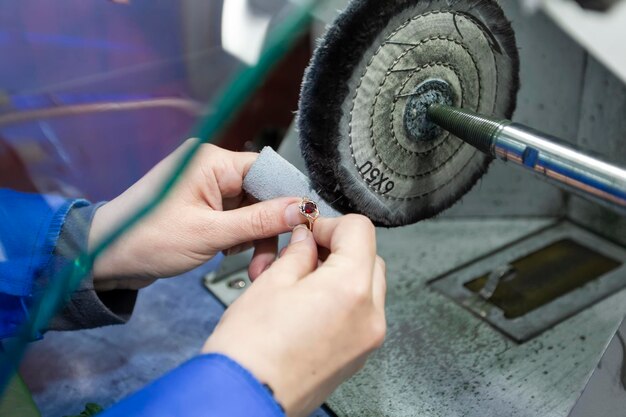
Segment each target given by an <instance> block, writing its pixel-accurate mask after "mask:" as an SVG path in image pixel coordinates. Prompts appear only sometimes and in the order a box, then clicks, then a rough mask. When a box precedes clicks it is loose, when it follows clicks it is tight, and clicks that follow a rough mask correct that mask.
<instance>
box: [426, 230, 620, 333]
mask: <svg viewBox="0 0 626 417" xmlns="http://www.w3.org/2000/svg"><path fill="white" fill-rule="evenodd" d="M563 239H570V240H573V241H575V242H577V243H578V244H580V245H582V246H586V247H588V248H590V249H592V250H593V251H596V252H597V253H599V254H602V255H604V256H607V257H609V258H611V259H615V260H617V261H620V262H622V266H621V267H619V268H617V269H615V270H612V271H610V272H608V273H606V274H605V275H603V276H602V277H599V278H598V279H597V280H594V281H592V282H589V283H588V284H586V285H583V286H582V287H580V288H576V289H574V290H572V291H571V292H569V293H567V294H564V295H562V296H560V297H558V298H557V299H555V300H553V301H551V302H549V303H548V304H546V305H543V306H541V307H539V308H537V309H535V310H533V311H530V312H528V313H527V314H524V315H523V316H520V317H517V318H514V319H507V318H506V317H505V315H504V312H503V311H502V310H501V309H500V308H498V307H496V306H494V305H493V304H491V303H489V302H488V301H486V299H485V298H489V297H490V296H491V295H492V294H493V292H494V290H495V288H493V290H492V291H491V294H489V295H488V296H487V297H485V298H483V297H481V295H482V294H481V295H479V294H475V293H474V292H472V291H471V290H469V289H467V288H466V287H465V285H464V284H466V283H468V282H470V281H472V280H473V279H475V278H476V277H479V276H482V275H484V274H488V273H490V272H492V271H495V270H497V269H498V268H499V267H501V266H503V265H510V264H511V263H513V262H515V261H516V260H518V259H520V258H523V257H525V256H528V255H530V254H531V253H534V252H536V251H538V250H541V249H542V248H545V247H546V246H548V245H550V244H552V243H555V242H558V241H560V240H563ZM509 268H510V266H509ZM430 286H431V287H432V288H435V289H436V290H438V291H439V292H441V293H442V294H445V295H447V296H448V297H450V298H451V299H453V300H455V301H456V302H457V303H459V304H460V305H463V306H464V307H466V308H467V309H468V310H469V311H471V312H473V313H474V314H475V315H477V316H478V317H482V318H483V319H484V320H486V321H488V322H489V323H490V324H492V325H493V326H494V327H496V328H497V329H499V330H501V331H502V332H503V333H504V334H506V335H508V336H510V337H511V338H513V339H514V340H516V341H518V342H523V341H526V340H528V339H530V338H532V337H535V336H536V335H538V334H540V333H541V332H543V331H545V330H548V329H551V328H553V327H554V326H555V325H557V324H558V323H559V322H561V321H562V320H565V319H567V318H568V317H571V316H573V315H575V314H576V313H578V312H579V311H582V310H584V309H585V308H587V307H588V306H590V305H592V304H594V303H595V302H597V301H599V300H602V299H603V298H605V297H607V296H610V295H612V294H614V293H616V292H619V291H620V290H622V289H623V288H625V287H626V250H625V249H624V248H621V247H619V246H617V245H614V244H612V243H610V242H608V241H606V240H603V239H601V238H599V237H597V236H595V235H593V234H591V233H589V232H587V231H585V230H583V229H581V228H579V227H576V226H574V225H572V224H571V223H568V222H563V223H559V224H557V225H555V226H554V227H550V228H549V229H546V230H543V231H541V232H540V233H538V234H536V235H531V236H529V237H528V238H526V239H524V240H521V241H519V242H517V243H515V244H514V245H512V246H510V247H507V248H505V249H502V250H499V251H497V252H495V253H493V254H490V255H489V256H487V257H485V258H483V259H479V260H477V261H476V262H473V263H471V264H469V265H464V266H463V267H461V268H460V269H458V270H455V271H453V272H451V273H449V274H446V275H445V276H443V277H440V278H435V279H433V281H431V284H430ZM481 293H482V291H481Z"/></svg>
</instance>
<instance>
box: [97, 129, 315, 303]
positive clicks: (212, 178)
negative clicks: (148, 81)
mask: <svg viewBox="0 0 626 417" xmlns="http://www.w3.org/2000/svg"><path fill="white" fill-rule="evenodd" d="M193 140H197V139H190V140H189V141H187V142H186V143H185V144H183V145H182V146H181V147H180V148H179V149H178V150H176V151H175V152H174V153H173V154H172V155H170V156H169V157H167V158H166V159H164V160H163V161H162V162H160V163H159V164H158V165H157V166H156V167H155V168H153V169H152V170H151V171H150V172H149V173H148V174H147V175H146V176H144V177H143V178H142V179H141V180H139V181H138V182H137V183H136V184H134V185H133V186H132V187H130V188H129V189H128V190H127V191H126V192H124V193H123V194H122V195H120V196H119V197H117V198H116V199H114V200H112V201H111V202H109V203H107V204H105V205H104V206H102V207H101V208H100V209H98V210H97V212H96V214H95V216H94V219H93V222H92V225H91V230H90V232H89V247H90V249H93V247H94V246H95V245H96V244H97V242H99V241H100V240H101V239H102V237H103V236H105V235H106V233H108V232H109V231H110V230H112V228H114V227H117V225H119V224H120V222H121V221H123V220H125V219H126V218H127V217H128V216H129V215H131V214H133V213H135V212H136V211H137V209H138V208H139V207H141V206H142V205H143V204H145V203H146V202H147V201H149V200H150V199H151V198H152V197H153V196H154V195H155V193H156V192H157V191H158V190H159V187H161V186H162V184H163V182H164V181H165V179H166V178H168V176H169V175H171V172H172V171H173V169H174V168H175V167H176V164H178V162H179V160H180V158H181V156H182V155H183V154H184V153H185V152H186V151H187V149H188V147H189V146H191V145H192V142H191V141H193ZM257 156H258V155H257V154H255V153H243V152H242V153H238V152H229V151H226V150H224V149H220V148H218V147H216V146H212V145H202V146H201V147H200V149H199V150H198V152H197V154H196V156H195V157H194V160H193V161H192V162H191V164H190V165H189V166H188V168H187V170H186V171H185V173H184V174H183V175H182V177H181V178H180V179H179V181H178V182H177V183H176V185H175V187H174V189H173V190H172V191H170V194H169V195H168V196H167V197H166V198H165V200H164V201H162V202H161V204H160V205H159V206H158V207H157V208H156V209H155V210H154V211H153V212H152V213H150V214H149V215H148V216H146V217H145V218H144V219H142V220H141V221H140V223H139V224H137V225H136V226H135V227H134V228H132V229H131V230H129V231H128V232H127V233H126V234H125V235H123V236H122V237H121V238H120V239H119V240H118V241H117V242H116V243H115V244H114V245H113V246H112V247H111V248H110V249H109V250H107V251H106V252H105V253H104V254H103V255H102V256H100V257H99V258H98V259H96V262H95V264H94V268H93V275H94V286H95V288H96V290H97V291H108V290H113V289H139V288H142V287H145V286H147V285H149V284H151V283H152V282H154V281H155V280H156V279H157V278H163V277H170V276H175V275H179V274H181V273H183V272H187V271H189V270H191V269H193V268H195V267H197V266H200V265H202V264H203V263H205V262H207V261H209V260H210V259H211V258H212V257H214V256H215V255H216V254H217V253H219V252H220V251H228V252H230V253H235V252H237V251H240V250H242V249H245V248H247V247H252V245H253V242H254V245H255V246H256V250H255V254H254V258H253V261H252V263H251V264H250V275H251V277H252V278H256V277H257V276H258V275H260V274H261V272H262V271H263V270H265V269H266V268H267V267H268V266H269V265H270V264H271V262H273V261H274V259H275V255H276V244H277V239H276V236H277V235H279V234H281V233H285V232H288V231H291V229H292V228H293V227H294V226H296V225H298V224H300V223H303V222H304V221H305V219H304V217H303V216H301V215H300V213H299V210H298V203H299V202H300V200H299V199H297V198H296V199H293V198H285V199H279V200H273V201H266V202H263V203H257V204H253V205H249V202H248V201H246V199H245V194H244V192H243V191H242V184H243V178H244V177H245V176H246V174H247V172H248V170H249V169H250V166H251V165H252V164H253V163H254V161H255V160H256V158H257Z"/></svg>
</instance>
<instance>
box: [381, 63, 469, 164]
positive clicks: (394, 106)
mask: <svg viewBox="0 0 626 417" xmlns="http://www.w3.org/2000/svg"><path fill="white" fill-rule="evenodd" d="M435 66H439V67H445V68H448V69H449V70H450V71H452V72H454V74H455V75H456V76H457V78H458V80H459V85H460V87H461V107H463V104H464V103H465V88H463V83H462V82H461V77H460V75H459V72H458V71H457V70H456V68H455V67H454V66H452V65H450V64H447V63H445V62H441V61H436V62H429V63H428V64H424V65H422V66H421V67H418V68H416V69H413V71H412V72H411V74H410V75H409V76H408V77H407V78H406V79H405V80H404V82H403V83H402V86H401V87H400V89H399V91H402V90H404V87H406V85H407V84H408V83H409V81H410V80H411V79H412V78H413V76H414V75H415V74H417V73H418V72H420V71H421V70H423V69H426V68H432V67H435ZM396 104H398V94H396V97H395V98H394V100H393V105H392V106H391V112H389V114H390V116H389V123H390V130H391V136H392V137H393V139H394V140H393V141H392V142H391V143H392V144H394V145H396V147H397V148H398V149H399V150H400V151H401V152H404V153H406V154H412V155H418V156H428V155H430V154H431V153H433V152H435V151H436V150H437V149H439V148H440V147H441V146H442V145H443V144H444V142H445V141H446V139H448V138H449V137H450V133H449V132H445V136H444V137H443V139H442V140H440V141H439V143H438V144H436V145H435V146H433V147H432V148H430V149H428V150H426V151H422V152H419V151H417V152H416V151H412V150H410V149H406V148H405V147H404V146H402V144H401V143H400V141H399V140H398V138H397V137H396V130H395V129H394V122H395V111H396ZM373 134H374V132H371V135H373ZM417 175H419V174H417Z"/></svg>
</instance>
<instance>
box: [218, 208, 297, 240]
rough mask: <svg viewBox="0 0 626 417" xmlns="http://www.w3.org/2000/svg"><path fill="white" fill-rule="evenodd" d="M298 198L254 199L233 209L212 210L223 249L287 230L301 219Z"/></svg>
mask: <svg viewBox="0 0 626 417" xmlns="http://www.w3.org/2000/svg"><path fill="white" fill-rule="evenodd" d="M299 205H300V199H295V198H280V199H276V200H268V201H263V202H260V203H256V204H253V205H250V206H246V207H242V208H239V209H236V210H230V211H222V212H213V213H212V214H213V215H215V216H216V222H217V223H218V224H217V229H218V230H219V231H220V233H219V234H220V236H215V237H216V240H218V241H219V244H220V245H221V246H223V249H227V248H230V247H233V246H237V245H240V244H242V243H246V242H252V241H255V240H261V239H266V238H270V237H274V236H278V235H280V234H283V233H287V232H290V231H291V230H292V229H293V228H294V227H295V226H297V225H299V224H302V223H305V222H306V219H305V218H304V216H302V215H301V214H300V208H299Z"/></svg>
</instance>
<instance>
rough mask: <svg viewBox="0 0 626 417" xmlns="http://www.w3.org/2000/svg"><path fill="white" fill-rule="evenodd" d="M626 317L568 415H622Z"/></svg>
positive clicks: (625, 394)
mask: <svg viewBox="0 0 626 417" xmlns="http://www.w3.org/2000/svg"><path fill="white" fill-rule="evenodd" d="M625 370H626V320H624V321H623V322H622V325H621V326H620V327H619V329H617V332H616V333H615V336H613V339H611V343H610V344H609V347H608V348H607V349H606V352H605V353H604V356H602V359H601V360H600V362H599V363H598V366H597V367H596V369H595V370H594V372H593V375H591V379H590V380H589V383H588V384H587V386H586V387H585V390H584V391H583V393H582V395H581V396H580V398H579V399H578V401H577V402H576V405H575V406H574V408H573V409H572V412H571V414H570V415H569V417H589V416H597V415H602V416H604V417H621V416H623V415H624V414H625V411H624V410H626V372H625Z"/></svg>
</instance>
